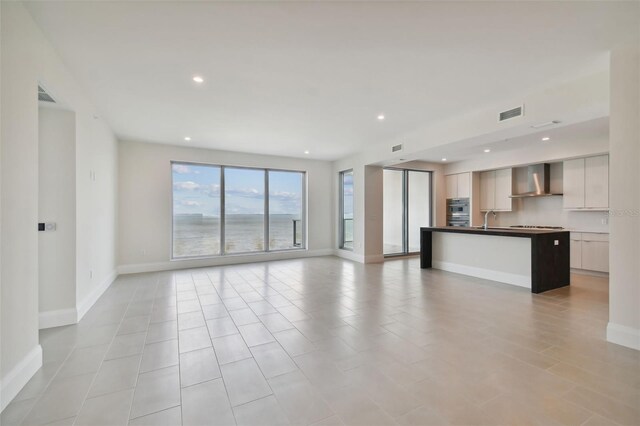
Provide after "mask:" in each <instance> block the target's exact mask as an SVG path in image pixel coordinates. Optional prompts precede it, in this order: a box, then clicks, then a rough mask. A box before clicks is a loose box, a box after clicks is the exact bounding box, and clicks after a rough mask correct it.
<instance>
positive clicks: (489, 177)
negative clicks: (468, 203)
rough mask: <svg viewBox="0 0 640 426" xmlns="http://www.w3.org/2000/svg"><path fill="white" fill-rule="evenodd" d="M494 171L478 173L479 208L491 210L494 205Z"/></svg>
mask: <svg viewBox="0 0 640 426" xmlns="http://www.w3.org/2000/svg"><path fill="white" fill-rule="evenodd" d="M495 185H496V172H495V170H490V171H488V172H482V173H480V210H484V211H487V210H492V209H493V208H494V207H495V205H496V191H495Z"/></svg>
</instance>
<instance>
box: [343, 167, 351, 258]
mask: <svg viewBox="0 0 640 426" xmlns="http://www.w3.org/2000/svg"><path fill="white" fill-rule="evenodd" d="M340 248H343V249H347V250H353V170H345V171H344V172H340Z"/></svg>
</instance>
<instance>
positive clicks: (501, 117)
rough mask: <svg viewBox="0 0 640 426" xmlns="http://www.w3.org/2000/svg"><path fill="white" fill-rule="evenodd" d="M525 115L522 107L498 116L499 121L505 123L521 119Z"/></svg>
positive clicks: (503, 112)
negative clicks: (512, 119)
mask: <svg viewBox="0 0 640 426" xmlns="http://www.w3.org/2000/svg"><path fill="white" fill-rule="evenodd" d="M523 115H524V108H523V107H522V105H521V106H519V107H516V108H512V109H510V110H507V111H502V112H501V113H500V115H499V116H498V121H505V120H509V119H511V118H516V117H521V116H523Z"/></svg>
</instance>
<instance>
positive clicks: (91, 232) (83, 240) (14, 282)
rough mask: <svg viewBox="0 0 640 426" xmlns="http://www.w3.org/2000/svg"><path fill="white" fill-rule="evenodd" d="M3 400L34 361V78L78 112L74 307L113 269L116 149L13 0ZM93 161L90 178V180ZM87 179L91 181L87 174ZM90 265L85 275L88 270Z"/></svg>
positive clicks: (7, 92) (5, 64) (9, 12)
mask: <svg viewBox="0 0 640 426" xmlns="http://www.w3.org/2000/svg"><path fill="white" fill-rule="evenodd" d="M0 7H1V9H2V13H1V15H2V16H1V19H2V24H1V31H2V35H1V56H2V65H1V66H2V69H1V89H0V90H1V91H2V106H1V114H2V123H3V126H2V134H1V141H2V147H1V155H0V157H1V158H2V167H1V171H0V174H1V179H0V181H1V182H2V187H1V190H0V191H1V199H2V202H1V205H2V215H1V216H2V225H1V226H2V230H3V232H2V242H1V250H0V258H1V259H2V271H1V283H2V287H1V291H2V309H1V314H2V318H1V320H0V322H1V323H2V325H1V328H0V341H2V353H1V357H0V364H1V365H0V377H1V389H2V395H1V403H2V407H3V408H4V407H5V406H6V405H7V404H8V403H9V401H10V400H11V399H12V398H13V397H14V396H15V394H16V393H17V392H18V391H19V390H20V389H21V388H22V386H23V385H24V384H25V383H26V382H27V381H28V380H29V378H30V377H31V376H32V375H33V373H34V372H35V371H36V370H37V369H38V368H39V366H40V365H41V363H42V356H41V349H40V346H39V344H38V304H39V303H38V231H37V226H36V224H37V223H38V103H37V96H36V93H37V85H38V82H41V83H43V84H44V85H45V87H46V88H47V89H48V91H50V92H51V94H52V95H53V97H54V98H56V99H57V100H59V101H60V102H61V103H62V104H63V105H64V106H65V107H67V108H68V109H70V110H72V111H74V112H75V114H76V163H75V166H76V176H77V179H76V197H77V198H76V200H77V203H76V222H77V228H76V252H77V254H78V256H77V259H76V264H77V279H76V292H77V293H76V300H77V305H78V306H77V309H78V311H79V312H78V315H79V316H81V315H82V314H83V312H86V309H88V307H90V306H91V303H92V302H93V301H94V300H95V299H96V298H97V297H98V296H99V295H100V294H101V291H102V290H104V289H105V288H106V287H107V286H108V285H109V284H110V282H111V281H112V279H113V278H114V271H115V262H114V259H115V258H114V251H115V235H116V231H115V220H116V215H115V212H116V211H115V206H116V177H117V176H116V173H115V171H116V160H117V156H116V150H117V145H116V142H115V139H114V137H113V134H112V133H111V131H110V129H109V127H108V126H107V125H106V124H105V123H104V122H103V121H102V120H101V119H99V118H94V117H98V113H97V112H96V110H95V108H94V107H93V106H92V104H91V102H90V101H89V100H88V99H87V98H86V97H85V96H84V94H83V92H82V90H81V89H80V88H79V87H78V86H77V84H76V82H75V80H74V79H73V77H72V76H71V75H70V74H69V72H68V71H67V70H66V68H65V67H64V65H63V63H62V61H61V60H60V59H59V58H58V56H57V54H56V52H55V50H54V49H53V48H52V47H51V45H50V44H49V43H48V41H47V40H46V39H45V38H44V37H43V35H42V33H41V31H40V30H39V28H38V27H37V26H36V24H35V23H34V22H33V20H32V19H31V16H30V15H29V13H28V12H27V11H26V10H25V8H24V6H23V5H22V4H21V3H19V2H1V3H0ZM89 170H95V171H96V172H97V173H96V175H97V180H96V181H91V180H90V179H89ZM92 182H93V183H92ZM89 270H91V271H93V278H89V273H88V272H87V271H89Z"/></svg>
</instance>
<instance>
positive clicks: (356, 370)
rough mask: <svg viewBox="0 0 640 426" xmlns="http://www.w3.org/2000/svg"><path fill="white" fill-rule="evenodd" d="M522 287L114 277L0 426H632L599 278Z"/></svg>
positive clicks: (393, 268) (351, 277)
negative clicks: (533, 289)
mask: <svg viewBox="0 0 640 426" xmlns="http://www.w3.org/2000/svg"><path fill="white" fill-rule="evenodd" d="M572 280H573V285H572V286H571V287H569V288H563V289H559V290H555V291H551V292H548V293H545V294H543V295H532V294H531V293H529V292H528V291H527V290H525V289H521V288H517V287H512V286H508V285H503V284H498V283H495V282H490V281H486V280H480V279H476V278H470V277H465V276H462V275H456V274H451V273H447V272H442V271H437V270H420V269H419V265H418V260H417V259H416V258H412V259H398V260H392V261H388V262H386V263H384V264H383V265H366V266H365V265H360V264H356V263H353V262H350V261H346V260H341V259H338V258H335V257H321V258H311V259H301V260H290V261H278V262H270V263H256V264H249V265H238V266H228V267H216V268H205V269H194V270H184V271H172V272H162V273H151V274H140V275H128V276H122V277H120V278H119V279H118V280H117V281H116V282H115V283H114V284H113V285H112V286H111V287H110V288H109V289H108V291H107V292H106V293H105V295H104V296H103V297H102V298H101V299H100V300H99V301H98V302H97V303H96V305H95V306H94V307H93V308H92V309H91V311H90V312H89V313H87V315H86V316H85V318H84V319H83V320H82V321H81V322H80V323H79V324H77V325H74V326H68V327H59V328H55V329H49V330H44V331H42V332H41V343H42V347H43V349H44V366H43V367H42V369H40V370H39V371H38V372H37V373H36V375H35V376H34V377H33V379H32V380H31V381H30V382H29V383H28V384H27V386H26V387H25V388H24V389H23V390H22V391H21V392H20V394H19V395H18V396H17V398H16V399H15V400H14V401H13V402H12V403H11V404H10V405H9V407H7V409H6V410H5V411H4V412H3V413H2V418H1V420H2V425H3V426H9V425H14V424H16V425H17V424H24V425H37V424H52V425H53V424H55V425H71V424H75V425H125V424H131V425H179V424H184V425H233V424H238V425H280V424H294V425H312V424H313V425H335V424H348V425H350V424H354V425H377V424H380V425H382V424H384V425H393V424H398V425H444V424H465V425H467V424H489V425H515V424H535V425H556V424H558V425H614V424H624V425H638V424H640V353H639V352H636V351H633V350H630V349H626V348H623V347H620V346H616V345H612V344H608V343H606V342H605V341H604V335H605V326H606V323H607V315H608V301H607V300H608V292H607V285H608V284H607V281H606V280H605V279H602V278H593V277H586V276H578V275H575V276H573V277H572Z"/></svg>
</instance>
